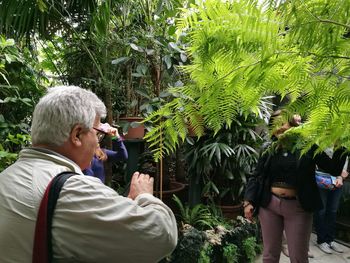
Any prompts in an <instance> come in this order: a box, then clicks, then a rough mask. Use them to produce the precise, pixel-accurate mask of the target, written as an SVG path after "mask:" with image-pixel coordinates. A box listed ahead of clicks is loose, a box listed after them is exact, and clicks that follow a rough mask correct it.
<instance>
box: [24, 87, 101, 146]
mask: <svg viewBox="0 0 350 263" xmlns="http://www.w3.org/2000/svg"><path fill="white" fill-rule="evenodd" d="M105 116H106V106H105V105H104V104H103V102H102V101H101V100H100V99H99V98H98V97H97V96H96V95H95V94H94V93H92V92H91V91H88V90H85V89H82V88H79V87H76V86H57V87H53V88H49V89H48V92H47V94H46V95H45V96H44V97H42V98H41V99H40V101H39V103H38V104H37V105H36V106H35V109H34V113H33V121H32V127H31V135H32V143H33V144H34V145H35V144H45V145H52V146H60V145H62V144H63V143H64V142H65V141H66V140H67V139H68V138H69V134H70V133H71V131H72V129H73V127H74V126H75V125H77V124H80V125H82V126H83V128H86V129H91V128H92V126H93V123H94V120H95V118H96V117H99V118H104V117H105Z"/></svg>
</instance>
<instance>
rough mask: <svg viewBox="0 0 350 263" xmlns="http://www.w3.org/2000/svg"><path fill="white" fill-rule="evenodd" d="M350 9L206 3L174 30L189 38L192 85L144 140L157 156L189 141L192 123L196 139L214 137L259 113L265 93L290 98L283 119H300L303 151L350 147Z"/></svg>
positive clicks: (318, 1)
mask: <svg viewBox="0 0 350 263" xmlns="http://www.w3.org/2000/svg"><path fill="white" fill-rule="evenodd" d="M349 5H350V3H349V1H346V0H342V1H327V0H309V1H287V2H285V3H284V4H282V5H279V6H277V5H276V4H275V1H266V3H265V4H264V5H259V4H258V1H215V0H208V1H198V2H197V5H192V6H191V7H190V8H188V9H184V10H183V14H182V18H181V19H180V20H179V21H178V23H177V26H178V33H179V34H186V35H187V37H188V41H189V48H188V49H187V52H188V55H189V57H190V58H191V61H192V63H191V64H190V65H188V66H184V67H183V70H184V71H185V72H186V73H188V74H189V75H190V79H191V81H189V82H187V83H186V85H185V86H183V87H178V88H174V89H173V92H174V93H178V94H181V96H178V98H176V99H174V100H173V101H171V102H170V103H168V104H167V105H166V106H165V107H163V108H162V109H161V110H159V111H158V112H156V113H154V114H153V115H151V116H150V117H149V120H153V121H154V122H159V123H160V124H159V125H158V126H157V127H156V128H155V129H154V130H153V131H152V132H150V133H149V134H148V135H147V136H146V138H147V140H148V141H149V142H151V143H153V146H154V149H155V151H154V152H155V157H156V158H160V157H161V156H163V155H164V154H166V153H167V152H170V151H172V150H174V149H175V148H176V147H177V145H178V144H179V142H180V141H181V140H184V139H185V137H186V133H187V132H188V123H190V124H191V126H193V127H194V128H195V131H196V133H197V135H199V136H202V135H203V133H204V127H206V128H209V129H212V130H214V131H215V132H217V131H218V130H220V129H221V128H222V127H223V125H225V124H226V125H228V126H231V125H234V120H235V119H236V118H237V116H238V115H239V114H241V113H243V115H244V116H248V115H249V114H252V113H253V114H256V115H258V114H259V111H258V109H259V104H260V103H261V99H262V98H263V97H264V96H266V95H280V96H281V97H282V98H283V97H287V98H288V104H287V106H286V111H285V112H284V113H285V115H284V118H285V119H286V118H289V117H291V115H292V114H294V113H296V112H297V113H300V114H301V115H303V117H304V118H305V120H306V122H305V125H303V127H301V128H299V129H298V131H297V132H300V133H301V134H302V135H304V136H305V137H306V138H307V139H308V140H307V144H306V145H304V147H308V146H310V145H311V144H313V143H317V144H319V145H320V146H321V148H325V147H327V146H329V145H331V144H333V143H334V142H335V141H337V142H338V144H341V145H343V146H347V147H348V148H349V146H350V145H349V143H350V141H349V140H348V138H349V125H350V124H349V123H350V122H349V116H350V115H349V103H350V92H349V91H350V89H349V69H350V68H349V65H350V64H349V58H350V57H349V50H350V49H349V45H350V42H349V37H348V36H349V25H350V21H349V19H350V18H349V16H348V10H349ZM294 132H295V131H294ZM160 134H162V136H160Z"/></svg>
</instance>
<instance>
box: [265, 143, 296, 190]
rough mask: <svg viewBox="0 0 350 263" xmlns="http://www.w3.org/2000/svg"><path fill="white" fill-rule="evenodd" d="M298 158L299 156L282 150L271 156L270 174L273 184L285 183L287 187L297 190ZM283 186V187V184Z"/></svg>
mask: <svg viewBox="0 0 350 263" xmlns="http://www.w3.org/2000/svg"><path fill="white" fill-rule="evenodd" d="M298 158H299V155H298V154H296V153H292V152H290V151H285V150H282V149H281V150H278V152H277V153H276V154H274V155H273V156H271V160H270V161H271V164H270V167H269V174H270V176H271V182H272V184H275V183H285V185H287V186H291V187H292V188H296V185H297V178H296V174H297V173H298V171H297V167H298ZM281 186H282V187H283V184H281Z"/></svg>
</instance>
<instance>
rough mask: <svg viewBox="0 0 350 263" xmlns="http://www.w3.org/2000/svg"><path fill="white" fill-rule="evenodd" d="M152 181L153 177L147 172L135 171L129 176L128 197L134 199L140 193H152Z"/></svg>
mask: <svg viewBox="0 0 350 263" xmlns="http://www.w3.org/2000/svg"><path fill="white" fill-rule="evenodd" d="M153 181H154V178H153V177H150V176H149V175H148V174H142V173H139V172H135V173H134V174H133V176H132V178H131V183H130V190H129V195H128V197H129V198H131V199H133V200H134V199H135V198H136V197H137V196H138V195H140V194H144V193H149V194H153Z"/></svg>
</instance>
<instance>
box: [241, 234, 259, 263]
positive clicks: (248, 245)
mask: <svg viewBox="0 0 350 263" xmlns="http://www.w3.org/2000/svg"><path fill="white" fill-rule="evenodd" d="M242 247H243V251H244V254H245V256H246V257H247V259H248V262H254V260H255V257H256V255H257V254H258V253H261V251H262V246H261V245H259V244H258V243H257V240H256V237H254V236H253V237H248V238H246V239H245V240H244V241H243V244H242Z"/></svg>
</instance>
